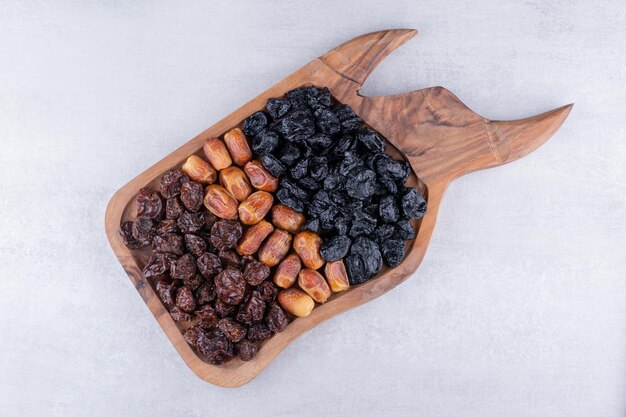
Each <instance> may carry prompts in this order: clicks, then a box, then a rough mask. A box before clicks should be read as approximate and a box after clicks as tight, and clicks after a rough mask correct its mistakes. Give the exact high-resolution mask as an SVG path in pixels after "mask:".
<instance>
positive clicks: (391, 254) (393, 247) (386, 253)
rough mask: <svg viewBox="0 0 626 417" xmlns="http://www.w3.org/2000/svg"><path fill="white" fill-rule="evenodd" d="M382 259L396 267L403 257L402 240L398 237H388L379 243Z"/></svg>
mask: <svg viewBox="0 0 626 417" xmlns="http://www.w3.org/2000/svg"><path fill="white" fill-rule="evenodd" d="M380 252H381V253H382V255H383V260H384V261H385V263H386V264H387V265H389V266H390V267H392V268H393V267H396V266H398V265H400V263H402V260H403V259H404V242H403V241H402V240H400V239H388V240H385V241H384V242H381V243H380Z"/></svg>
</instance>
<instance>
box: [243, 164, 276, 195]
mask: <svg viewBox="0 0 626 417" xmlns="http://www.w3.org/2000/svg"><path fill="white" fill-rule="evenodd" d="M243 169H244V171H245V173H246V175H247V176H248V178H249V179H250V183H251V184H252V186H253V187H254V188H256V189H257V190H261V191H267V192H274V191H276V189H277V188H278V178H276V177H274V176H273V175H272V174H270V173H269V172H268V171H267V170H266V169H265V168H264V167H263V165H262V164H261V163H260V162H259V161H250V162H248V163H247V164H246V165H245V166H244V168H243Z"/></svg>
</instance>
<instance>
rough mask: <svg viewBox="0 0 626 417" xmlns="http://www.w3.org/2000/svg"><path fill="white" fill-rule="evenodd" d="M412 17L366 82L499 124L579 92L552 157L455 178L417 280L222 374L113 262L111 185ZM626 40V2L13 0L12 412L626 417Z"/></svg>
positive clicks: (5, 204)
mask: <svg viewBox="0 0 626 417" xmlns="http://www.w3.org/2000/svg"><path fill="white" fill-rule="evenodd" d="M130 3H133V4H130ZM262 3H263V4H262ZM393 27H411V28H418V29H419V30H420V32H421V33H420V35H419V36H418V37H417V38H415V39H414V40H413V41H411V42H410V43H409V44H407V45H405V46H404V47H402V48H401V49H400V50H398V51H397V52H396V53H394V54H393V55H392V56H390V57H389V58H388V59H387V60H386V61H385V62H384V63H383V64H382V65H381V66H380V67H379V68H378V70H377V71H376V73H375V74H374V75H373V76H372V77H371V79H370V80H369V81H368V82H367V85H366V87H365V88H364V90H363V92H364V93H365V94H392V93H398V92H402V91H407V90H412V89H417V88H422V87H427V86H432V85H443V86H446V87H447V88H449V89H450V90H451V91H453V92H454V93H456V94H457V95H458V96H459V97H460V98H461V99H462V100H463V101H464V102H465V103H467V104H468V105H469V106H470V107H471V108H473V109H474V110H476V111H477V112H479V113H481V114H483V115H484V116H486V117H490V118H493V119H514V118H519V117H525V116H529V115H533V114H535V113H539V112H542V111H545V110H548V109H550V108H553V107H556V106H559V105H561V104H565V103H569V102H575V103H576V106H575V107H574V110H573V112H572V114H571V116H570V118H569V119H568V120H567V122H566V123H565V125H564V126H563V127H562V129H561V130H560V131H559V132H558V133H557V134H556V135H555V137H554V138H553V139H552V140H551V141H550V142H548V143H547V144H546V145H545V146H544V147H542V148H541V149H540V150H538V151H537V152H535V153H534V154H532V155H531V156H529V157H527V158H525V159H523V160H520V161H518V162H516V163H513V164H511V165H508V166H505V167H502V168H498V169H494V170H490V171H483V172H480V173H476V174H473V175H470V176H467V177H464V178H461V179H460V180H458V181H457V182H455V183H454V184H453V185H452V186H451V187H450V189H449V191H448V193H447V196H446V198H445V201H444V203H443V206H442V208H441V212H440V216H439V218H440V220H439V224H438V227H437V229H436V230H435V233H434V236H433V240H432V244H431V247H430V250H429V252H428V253H427V256H426V259H425V260H424V262H423V264H422V266H421V268H420V269H419V271H418V272H417V273H416V274H415V276H413V277H412V278H411V279H409V280H408V281H407V282H406V283H405V284H403V285H401V286H400V287H398V288H397V289H396V290H394V291H392V292H391V293H389V294H387V295H385V296H384V297H382V298H380V299H378V300H376V301H374V302H372V303H370V304H367V305H365V306H363V307H361V308H358V309H356V310H353V311H351V312H349V313H347V314H345V315H343V316H341V317H338V318H336V319H334V320H332V321H331V322H329V323H326V324H324V325H322V326H320V327H318V328H316V329H315V330H313V331H311V332H310V333H308V334H306V335H305V336H303V337H302V338H300V339H299V340H298V341H297V342H296V343H294V344H293V345H292V346H291V347H289V348H288V349H287V350H286V351H285V352H284V353H283V354H282V355H280V356H279V357H278V359H277V360H276V361H275V362H274V363H273V364H272V365H271V366H270V367H269V368H268V369H267V370H266V371H265V372H263V373H262V374H261V375H260V376H259V377H258V378H257V379H256V380H254V381H253V382H252V383H250V384H249V385H247V386H244V387H243V388H241V389H236V390H226V389H222V388H217V387H214V386H212V385H209V384H207V383H205V382H203V381H201V380H200V379H198V378H197V377H195V376H194V375H193V374H192V373H191V372H190V371H189V370H188V369H187V367H186V366H185V364H184V363H183V362H182V361H181V359H180V358H179V357H178V355H177V353H176V352H175V351H174V349H173V348H172V346H171V345H170V344H169V342H168V341H167V339H166V338H165V336H164V335H163V333H162V332H161V330H160V328H159V327H158V326H157V323H156V322H155V320H154V319H153V318H152V316H151V315H150V313H149V311H148V309H147V308H146V307H145V305H144V303H143V302H142V301H141V299H140V298H139V296H138V295H137V293H136V291H135V290H134V289H133V287H132V285H131V283H130V281H129V280H128V279H127V277H126V275H125V274H124V272H123V271H122V269H121V267H120V266H119V264H118V262H117V260H116V259H115V257H114V256H113V254H112V252H111V250H110V248H109V246H108V244H107V241H106V239H105V235H104V228H103V218H104V209H105V206H106V204H107V202H108V200H109V198H110V197H111V195H112V194H113V192H114V191H115V190H116V189H117V188H118V187H120V186H121V185H122V184H124V183H125V182H126V181H127V180H129V179H131V178H132V177H133V176H134V175H135V174H137V173H138V172H140V171H142V170H143V169H145V168H147V167H148V166H150V165H151V164H152V163H154V162H155V161H157V160H158V159H160V158H161V157H162V156H163V155H165V154H167V153H169V152H170V151H171V150H173V149H175V148H176V147H178V146H179V145H180V144H181V143H183V142H185V141H186V140H188V139H189V138H191V137H192V136H194V135H195V134H196V133H198V132H200V131H201V130H203V129H204V128H206V127H208V126H209V125H211V124H212V123H213V122H215V121H217V120H219V119H220V118H221V117H222V116H224V115H226V114H228V113H230V112H231V111H232V110H233V109H234V108H236V107H238V106H239V105H240V104H242V103H244V102H246V101H247V100H248V99H250V98H251V97H253V96H255V95H256V94H257V93H259V92H261V91H263V90H264V89H265V88H267V87H268V86H270V85H272V84H273V83H274V82H275V81H277V80H279V79H281V78H283V77H284V76H285V75H287V74H289V73H290V72H291V71H293V70H295V69H297V68H299V67H300V66H301V65H302V64H304V63H306V62H307V61H308V60H310V59H312V58H313V57H315V56H317V55H319V54H321V53H323V52H325V51H327V50H328V49H330V48H332V47H334V46H336V45H338V44H339V43H341V42H342V41H344V40H347V39H349V38H352V37H353V36H356V35H359V34H361V33H365V32H369V31H373V30H379V29H385V28H393ZM625 53H626V6H625V3H624V2H623V1H622V0H612V1H604V2H600V1H588V0H586V1H564V0H559V1H556V2H546V1H543V0H529V1H525V2H515V1H501V2H490V1H480V2H476V1H469V0H464V1H463V0H462V1H456V2H451V3H448V2H445V3H444V2H441V1H423V2H417V1H415V2H414V1H398V2H390V1H377V2H371V1H370V2H360V1H356V0H351V1H347V2H337V1H332V2H331V1H328V2H284V3H282V2H277V1H268V2H246V3H238V4H235V2H201V1H186V2H181V3H180V4H175V3H173V2H165V1H157V2H148V1H139V2H122V1H115V0H94V1H89V2H84V1H76V2H70V1H48V2H44V1H33V0H20V1H10V2H7V1H0V167H1V168H2V173H1V174H0V212H1V213H2V215H1V216H0V230H1V233H0V235H1V236H2V237H0V311H1V312H2V313H1V314H2V318H1V319H0V410H1V411H0V415H2V416H7V417H9V416H42V415H45V416H86V415H89V416H117V415H120V416H122V415H127V416H144V415H145V416H167V417H175V416H250V415H256V416H273V417H280V416H320V415H323V416H401V415H410V416H458V417H461V416H480V417H485V416H542V417H545V416H584V417H588V416H614V417H618V416H624V415H626V283H625V279H626V261H625V255H626V249H625V246H626V237H625V236H626V201H625V194H626V187H625V185H624V184H625V183H626V130H625V128H624V126H625V125H626V117H625V116H626V99H625V95H626V94H625V93H626V70H625V67H626V65H625V64H626V59H625V58H624V56H625Z"/></svg>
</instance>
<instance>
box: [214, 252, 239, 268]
mask: <svg viewBox="0 0 626 417" xmlns="http://www.w3.org/2000/svg"><path fill="white" fill-rule="evenodd" d="M218 256H219V257H220V260H221V261H222V265H230V266H232V267H233V268H237V269H241V257H240V256H239V255H237V252H235V251H234V250H224V249H222V250H221V251H219V253H218Z"/></svg>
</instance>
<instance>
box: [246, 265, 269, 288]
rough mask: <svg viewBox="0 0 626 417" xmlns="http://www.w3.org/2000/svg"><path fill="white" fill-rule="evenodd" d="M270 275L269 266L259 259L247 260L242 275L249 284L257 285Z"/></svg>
mask: <svg viewBox="0 0 626 417" xmlns="http://www.w3.org/2000/svg"><path fill="white" fill-rule="evenodd" d="M269 276H270V267H269V266H267V265H266V264H264V263H263V262H259V261H251V262H248V264H247V265H246V267H245V268H244V271H243V277H244V279H245V280H246V282H247V283H248V284H250V285H259V284H260V283H261V282H263V281H265V280H266V279H267V278H268V277H269Z"/></svg>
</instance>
